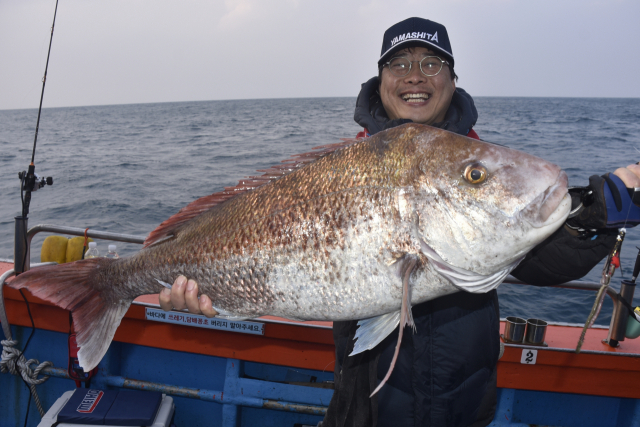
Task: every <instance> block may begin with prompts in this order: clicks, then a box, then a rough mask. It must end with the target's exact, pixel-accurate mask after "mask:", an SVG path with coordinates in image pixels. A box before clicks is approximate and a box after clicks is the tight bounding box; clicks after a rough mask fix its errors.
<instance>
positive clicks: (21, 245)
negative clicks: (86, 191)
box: [13, 0, 58, 275]
mask: <svg viewBox="0 0 640 427" xmlns="http://www.w3.org/2000/svg"><path fill="white" fill-rule="evenodd" d="M57 14H58V0H56V7H55V10H54V12H53V24H51V37H50V39H49V50H48V52H47V63H46V65H45V67H44V77H42V92H41V93H40V106H39V107H38V120H37V121H36V132H35V136H34V138H33V150H32V152H31V163H30V164H29V168H28V169H27V170H26V171H21V172H18V178H19V179H20V198H21V201H22V215H21V216H17V217H15V241H14V251H13V255H14V256H13V260H14V261H13V269H14V271H15V274H16V275H18V274H20V273H23V272H25V271H27V270H29V264H30V262H29V261H30V260H29V242H28V239H27V225H28V221H29V218H28V215H29V206H30V204H31V193H33V192H34V191H37V190H38V189H40V188H42V187H44V186H45V185H53V178H52V177H50V176H48V177H46V178H44V177H40V176H39V175H38V174H36V165H35V157H36V145H37V142H38V130H39V129H40V115H41V113H42V100H43V99H44V88H45V85H46V84H47V71H48V70H49V58H50V56H51V44H52V43H53V31H54V29H55V26H56V15H57Z"/></svg>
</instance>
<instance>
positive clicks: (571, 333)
mask: <svg viewBox="0 0 640 427" xmlns="http://www.w3.org/2000/svg"><path fill="white" fill-rule="evenodd" d="M41 232H44V233H56V234H67V235H83V234H85V232H86V233H87V235H88V237H92V238H94V239H105V240H112V241H126V242H133V243H140V244H141V243H142V242H143V241H144V237H143V236H135V235H124V234H116V233H110V232H102V231H96V230H88V231H86V230H84V229H81V228H73V227H63V226H55V225H37V226H35V227H32V228H31V229H30V230H29V231H28V239H27V242H30V241H31V239H32V238H33V236H34V235H36V234H37V233H41ZM31 268H38V266H37V265H34V266H32V267H31ZM13 269H14V264H13V263H12V262H11V260H3V261H2V262H0V275H1V277H0V281H1V282H2V283H5V282H6V281H10V280H11V278H12V276H13V275H14V273H13V271H14V270H13ZM502 286H524V284H522V283H520V282H518V281H517V280H516V279H514V278H509V279H508V280H507V282H506V283H505V284H503V285H502ZM559 286H560V287H564V288H569V289H573V290H574V292H593V291H597V290H598V289H599V288H600V284H597V283H589V282H579V281H576V282H570V283H566V284H564V285H559ZM625 292H626V295H624V296H625V297H626V298H627V299H628V300H629V301H631V300H632V297H633V295H632V294H631V295H629V292H631V293H632V292H633V287H632V286H630V287H629V290H627V291H623V294H624V293H625ZM607 294H608V295H609V297H611V298H612V299H613V300H614V313H613V316H612V320H611V324H610V326H609V327H608V328H607V327H601V326H600V327H599V326H594V327H592V328H590V329H589V330H588V332H587V333H586V337H585V340H584V344H583V345H582V349H581V351H580V352H579V353H576V351H575V349H576V343H577V342H578V340H579V339H580V335H581V332H582V326H583V325H577V324H560V323H549V324H548V325H544V326H545V328H543V329H542V331H543V332H544V333H542V334H541V333H540V330H538V331H537V332H535V333H537V337H536V338H531V337H530V336H529V335H525V336H522V334H520V336H519V337H518V338H516V339H520V340H521V341H520V342H513V341H512V340H509V339H508V338H514V337H513V335H511V334H512V333H513V332H512V331H513V328H512V326H513V325H514V324H515V325H516V326H518V325H517V323H518V322H519V321H518V320H515V321H514V320H513V319H512V318H507V319H502V321H501V332H502V333H503V336H502V340H503V346H504V352H503V354H502V356H501V358H500V361H499V362H498V387H499V390H498V406H497V410H496V415H495V419H494V420H493V422H492V424H491V426H511V427H520V426H531V425H536V426H563V427H573V426H581V427H584V426H594V427H595V426H597V427H608V426H611V427H614V426H619V427H622V426H637V425H640V388H639V387H638V386H637V385H638V384H640V341H638V340H632V339H625V331H626V328H627V320H628V319H629V316H628V311H627V310H626V308H625V307H624V306H623V305H622V304H621V303H620V301H619V298H618V297H616V294H617V293H616V291H614V290H613V289H611V288H609V289H608V290H607ZM3 296H4V306H5V308H6V315H7V318H6V320H4V319H3V328H4V329H5V334H7V330H9V332H8V333H9V334H10V335H11V337H7V338H13V339H14V340H16V341H18V342H19V345H16V348H20V349H24V356H25V357H26V358H27V359H29V360H28V365H29V366H30V367H31V368H32V369H33V370H36V371H39V372H37V375H34V378H40V381H42V378H46V377H49V378H48V379H47V380H45V381H44V382H42V384H39V385H36V386H35V389H36V390H37V395H38V399H39V405H40V406H41V408H42V411H43V413H46V415H45V419H43V421H42V422H43V423H45V424H40V425H52V424H51V423H50V424H46V422H47V420H53V421H55V411H56V410H59V405H60V403H59V401H60V399H61V398H62V397H63V396H68V394H69V393H67V392H69V391H72V390H74V389H76V387H77V386H85V387H90V388H91V389H97V390H108V389H133V390H144V391H156V392H160V393H162V394H163V395H164V396H170V397H171V398H172V402H173V403H172V407H171V413H170V419H171V420H172V423H173V424H174V425H175V426H224V427H232V426H233V427H235V426H256V425H260V426H305V425H307V426H315V425H317V424H318V422H319V421H321V420H322V418H323V415H324V413H325V412H326V408H327V406H328V404H329V401H330V399H331V396H332V394H333V368H334V362H335V354H334V345H333V337H332V325H331V322H297V321H291V320H286V319H280V318H276V317H270V316H266V317H261V318H258V319H254V320H252V321H237V322H236V321H226V320H225V321H220V320H217V319H215V318H214V319H207V318H205V317H204V316H198V315H192V314H189V313H187V312H183V311H172V312H164V311H162V310H160V308H159V305H158V297H157V295H147V296H143V297H139V298H138V299H137V300H136V301H135V302H134V303H133V305H132V306H131V308H130V309H129V311H128V312H127V314H126V315H125V317H124V319H123V320H122V323H121V325H120V327H119V328H118V330H117V332H116V335H115V337H114V342H113V343H112V344H111V347H110V349H109V351H108V352H107V354H106V356H105V357H104V359H103V360H102V362H101V363H100V364H99V365H98V367H97V369H96V370H95V372H94V375H93V376H92V377H91V378H90V379H88V380H87V381H78V380H77V378H76V380H75V381H74V379H73V376H74V371H73V363H74V362H73V360H74V359H73V356H74V348H73V343H72V340H70V334H71V333H72V330H71V327H70V320H69V318H70V316H69V312H68V311H65V310H62V309H60V308H58V307H55V306H53V305H51V304H50V303H48V302H46V301H42V300H40V299H38V298H35V297H33V296H31V295H29V294H28V293H25V294H24V296H25V297H26V300H25V298H23V296H22V295H21V294H20V293H19V292H18V291H16V290H13V289H11V288H8V287H6V286H5V287H4V289H3ZM27 302H28V303H27ZM629 321H634V320H633V319H631V320H629ZM7 322H8V323H7ZM32 322H33V323H32ZM9 324H10V325H11V326H10V328H8V325H9ZM537 324H538V325H543V324H544V322H538V323H537ZM32 325H35V330H34V329H32ZM34 331H35V333H33V336H32V337H31V336H30V335H31V333H32V332H34ZM521 332H522V331H521ZM528 340H530V341H528ZM4 343H6V341H5V342H3V344H4ZM27 343H28V347H26V348H25V346H26V344H27ZM44 361H49V362H50V364H48V365H47V366H40V367H39V365H40V364H41V363H42V362H44ZM36 368H39V369H36ZM70 373H71V375H70ZM0 390H2V393H1V395H2V399H0V414H2V415H1V416H0V425H2V426H17V425H22V424H23V423H24V421H25V417H26V416H27V413H29V416H28V418H29V421H28V424H27V425H30V426H36V425H39V424H38V423H39V422H40V416H39V414H38V408H36V404H35V403H33V404H30V402H31V397H30V394H31V391H30V389H29V388H28V387H26V386H25V384H24V383H23V379H22V378H20V377H19V376H16V375H10V374H4V375H0ZM65 393H66V394H65ZM56 402H58V406H56ZM29 406H31V407H30V408H29ZM56 408H57V409H56ZM52 411H53V412H54V413H53V414H52V413H51V412H52ZM47 417H49V418H47ZM52 417H53V418H52ZM65 425H66V424H65ZM154 425H156V424H154ZM158 425H160V424H158ZM163 425H164V424H163Z"/></svg>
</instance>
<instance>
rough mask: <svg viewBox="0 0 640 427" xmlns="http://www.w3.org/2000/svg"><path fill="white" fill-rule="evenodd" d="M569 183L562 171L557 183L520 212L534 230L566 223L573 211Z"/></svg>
mask: <svg viewBox="0 0 640 427" xmlns="http://www.w3.org/2000/svg"><path fill="white" fill-rule="evenodd" d="M568 183H569V179H568V178H567V174H566V173H565V172H564V171H562V170H561V171H560V173H559V174H558V176H557V178H556V180H555V182H554V183H553V184H552V185H550V186H549V187H548V188H547V189H546V190H545V191H543V192H542V193H541V194H539V195H538V196H537V197H536V198H535V199H533V200H532V201H531V202H530V203H529V204H528V205H527V206H526V207H525V208H524V209H523V210H522V211H521V212H520V216H521V218H522V219H524V220H525V221H527V222H528V223H529V224H531V226H532V227H534V228H542V227H547V226H555V225H557V223H558V222H560V221H562V222H564V221H565V220H566V219H567V216H568V215H569V211H570V210H571V196H569V193H568V192H567V185H568Z"/></svg>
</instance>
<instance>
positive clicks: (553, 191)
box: [403, 125, 571, 274]
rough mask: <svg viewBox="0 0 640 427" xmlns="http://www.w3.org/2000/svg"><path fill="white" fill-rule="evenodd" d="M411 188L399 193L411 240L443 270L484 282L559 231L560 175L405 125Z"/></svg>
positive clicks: (546, 166) (520, 156) (506, 152)
mask: <svg viewBox="0 0 640 427" xmlns="http://www.w3.org/2000/svg"><path fill="white" fill-rule="evenodd" d="M410 126H411V127H410V128H409V129H407V130H408V131H409V133H411V134H412V135H413V136H412V137H413V138H415V139H414V141H415V143H414V145H413V146H412V149H413V150H415V151H414V153H415V157H414V171H415V172H414V180H413V185H412V186H407V187H406V188H405V193H404V196H403V197H405V198H408V199H412V200H410V201H409V200H408V199H407V200H405V203H406V204H407V205H411V206H412V207H413V213H412V214H413V218H414V224H415V230H416V233H417V234H418V236H417V237H418V238H419V239H421V240H422V241H423V242H424V243H426V244H427V245H429V247H431V248H432V249H433V250H435V251H436V252H437V254H438V255H439V256H440V257H441V258H442V259H443V260H445V261H446V263H448V264H450V265H452V266H455V267H459V268H463V269H466V270H470V271H473V272H476V273H479V274H492V273H494V272H496V271H498V270H500V269H503V268H505V267H506V266H509V265H513V264H514V263H517V262H518V260H520V259H521V258H522V257H523V256H524V255H525V254H526V253H527V252H529V251H530V250H531V249H532V248H533V247H535V246H536V245H538V244H539V243H541V242H542V241H543V240H545V239H546V238H547V237H549V236H550V235H551V234H553V233H554V232H555V231H556V230H557V229H558V228H559V227H561V226H562V224H564V222H565V220H566V218H567V216H568V214H569V210H570V208H571V199H570V196H569V195H568V193H567V175H566V173H565V172H564V171H562V170H561V169H560V167H558V166H557V165H555V164H553V163H550V162H548V161H546V160H543V159H541V158H539V157H536V156H533V155H530V154H527V153H524V152H521V151H517V150H513V149H510V148H507V147H504V146H500V145H497V144H492V143H488V142H483V141H479V140H476V139H472V138H467V137H464V136H460V135H457V134H453V133H450V132H446V131H443V130H439V129H434V128H430V127H427V126H421V125H410Z"/></svg>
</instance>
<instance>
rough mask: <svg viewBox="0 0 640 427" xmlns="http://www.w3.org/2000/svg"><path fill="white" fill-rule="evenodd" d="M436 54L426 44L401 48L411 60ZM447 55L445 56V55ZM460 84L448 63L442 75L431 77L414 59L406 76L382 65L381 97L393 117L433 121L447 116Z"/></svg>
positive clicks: (426, 123)
mask: <svg viewBox="0 0 640 427" xmlns="http://www.w3.org/2000/svg"><path fill="white" fill-rule="evenodd" d="M429 55H436V56H438V55H437V54H435V53H434V52H432V51H431V50H429V49H427V48H424V47H413V48H408V49H404V50H401V51H399V52H397V53H396V54H395V55H393V57H394V58H395V57H397V56H403V57H406V58H408V59H409V60H410V61H420V60H421V59H422V58H424V57H425V56H429ZM443 59H444V58H443ZM455 89H456V84H455V82H454V81H453V79H451V73H450V72H449V67H448V66H447V64H443V67H442V70H441V71H440V73H438V75H436V76H431V77H427V76H425V75H424V74H422V72H421V71H420V67H419V65H418V62H414V63H413V64H412V66H411V71H410V72H409V74H407V75H406V76H404V77H396V76H394V75H393V74H391V71H389V67H388V66H385V67H384V68H383V69H382V76H381V82H380V98H381V99H382V105H383V106H384V109H385V111H386V112H387V115H388V116H389V118H390V119H410V120H412V121H413V122H415V123H422V124H425V125H431V124H434V123H439V122H442V121H443V120H444V117H445V114H446V112H447V109H448V108H449V104H451V97H452V96H453V92H454V91H455Z"/></svg>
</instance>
